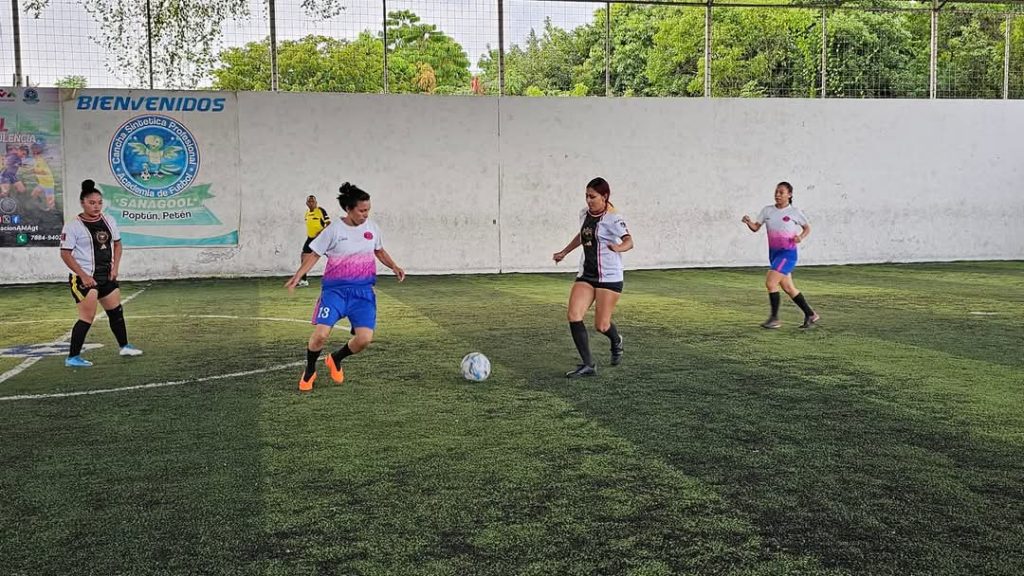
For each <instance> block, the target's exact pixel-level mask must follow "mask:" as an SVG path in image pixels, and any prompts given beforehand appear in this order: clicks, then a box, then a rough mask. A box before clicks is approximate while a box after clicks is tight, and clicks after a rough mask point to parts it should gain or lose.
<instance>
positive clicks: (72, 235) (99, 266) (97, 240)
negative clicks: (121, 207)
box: [60, 214, 121, 281]
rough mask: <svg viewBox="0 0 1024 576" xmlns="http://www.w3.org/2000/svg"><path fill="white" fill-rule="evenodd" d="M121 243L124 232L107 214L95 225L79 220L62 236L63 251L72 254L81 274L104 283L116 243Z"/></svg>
mask: <svg viewBox="0 0 1024 576" xmlns="http://www.w3.org/2000/svg"><path fill="white" fill-rule="evenodd" d="M120 240H121V231H120V230H118V229H117V225H116V224H114V220H113V219H112V218H110V217H109V216H107V215H106V214H103V215H101V217H100V219H99V220H96V221H95V222H85V221H83V220H82V218H81V217H80V216H78V217H75V219H74V220H72V221H70V222H68V223H67V224H65V225H64V230H62V231H61V234H60V248H61V250H71V257H72V258H74V259H75V262H78V265H79V266H81V267H82V271H83V272H85V273H86V274H88V275H89V276H93V277H95V278H96V279H97V280H98V281H99V280H105V279H107V278H108V277H109V276H108V274H110V268H111V266H112V264H113V254H114V242H119V241H120Z"/></svg>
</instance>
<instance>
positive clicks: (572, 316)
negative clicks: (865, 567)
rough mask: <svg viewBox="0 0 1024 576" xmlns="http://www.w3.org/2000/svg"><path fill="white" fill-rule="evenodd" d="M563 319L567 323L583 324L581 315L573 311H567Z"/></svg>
mask: <svg viewBox="0 0 1024 576" xmlns="http://www.w3.org/2000/svg"><path fill="white" fill-rule="evenodd" d="M565 318H566V320H568V321H569V322H583V314H580V313H579V312H576V311H574V310H569V312H568V314H566V315H565Z"/></svg>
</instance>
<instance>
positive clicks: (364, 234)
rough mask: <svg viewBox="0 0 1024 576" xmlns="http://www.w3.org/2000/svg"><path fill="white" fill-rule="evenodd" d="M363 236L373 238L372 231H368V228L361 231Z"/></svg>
mask: <svg viewBox="0 0 1024 576" xmlns="http://www.w3.org/2000/svg"><path fill="white" fill-rule="evenodd" d="M363 238H366V239H367V240H373V232H370V231H369V230H367V231H366V232H363Z"/></svg>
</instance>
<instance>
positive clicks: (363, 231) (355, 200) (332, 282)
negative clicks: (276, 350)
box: [285, 182, 405, 391]
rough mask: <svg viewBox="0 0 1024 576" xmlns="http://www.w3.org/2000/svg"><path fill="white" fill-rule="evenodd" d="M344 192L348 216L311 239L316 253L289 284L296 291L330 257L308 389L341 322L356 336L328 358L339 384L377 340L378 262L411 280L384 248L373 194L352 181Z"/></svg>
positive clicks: (302, 385)
mask: <svg viewBox="0 0 1024 576" xmlns="http://www.w3.org/2000/svg"><path fill="white" fill-rule="evenodd" d="M339 192H340V194H338V203H339V204H341V207H342V208H343V209H344V210H345V217H344V218H342V219H341V220H337V221H335V222H334V223H332V224H330V225H329V226H327V228H324V230H323V232H321V233H320V234H319V235H318V236H317V237H316V238H315V239H314V240H313V241H312V242H310V244H309V247H310V249H311V250H312V252H311V253H309V254H305V255H304V256H303V260H302V265H301V266H300V267H299V269H298V271H296V272H295V275H294V276H292V277H291V279H290V280H288V282H287V283H285V288H288V290H294V289H295V287H296V286H297V285H298V284H299V282H301V281H302V276H303V275H304V274H306V273H307V272H309V270H310V268H312V267H313V265H314V264H316V261H317V260H319V259H320V256H327V267H326V268H325V269H324V277H323V281H322V283H321V285H322V289H321V291H320V298H319V299H318V300H317V302H316V305H315V306H314V308H313V324H314V325H315V328H314V329H313V334H312V335H311V336H310V337H309V345H308V346H307V348H306V369H305V371H303V373H302V377H301V378H300V379H299V390H302V391H309V390H312V389H313V382H314V381H315V380H316V361H317V359H318V358H319V357H320V353H321V352H322V351H323V349H324V346H325V345H326V344H327V339H328V338H329V337H330V335H331V329H332V328H334V324H335V323H337V322H338V321H339V320H341V319H342V318H346V317H347V318H348V321H349V324H351V325H352V334H353V336H352V338H350V339H349V340H348V342H346V343H345V345H344V346H343V347H342V348H341V349H340V350H338V351H337V352H334V353H333V354H328V355H327V358H326V359H325V363H326V364H327V368H328V370H330V373H331V379H332V380H334V381H335V382H337V383H339V384H340V383H341V382H343V381H344V380H345V372H344V371H343V370H342V369H341V361H342V360H344V359H345V358H346V357H348V356H351V355H352V354H358V353H360V352H362V351H363V350H365V349H366V347H367V346H369V345H370V342H372V341H373V331H374V329H375V328H376V327H377V296H376V294H375V293H374V291H373V286H374V284H376V283H377V262H376V261H377V260H380V262H381V263H382V264H384V265H385V266H387V267H388V268H390V269H391V270H393V271H394V272H395V276H397V277H398V281H399V282H401V281H402V280H405V270H402V268H401V267H400V266H399V265H398V264H395V261H394V260H393V259H392V258H391V255H390V254H388V252H387V250H385V249H384V242H383V240H381V233H380V228H378V227H377V224H376V223H375V222H373V221H372V220H370V195H369V194H367V193H366V192H364V191H362V190H360V189H359V188H357V187H356V186H354V185H352V184H349V183H348V182H346V183H344V184H342V186H341V188H340V189H339Z"/></svg>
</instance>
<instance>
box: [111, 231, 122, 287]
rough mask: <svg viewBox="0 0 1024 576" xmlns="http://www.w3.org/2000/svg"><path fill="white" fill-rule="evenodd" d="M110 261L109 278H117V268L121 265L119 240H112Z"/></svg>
mask: <svg viewBox="0 0 1024 576" xmlns="http://www.w3.org/2000/svg"><path fill="white" fill-rule="evenodd" d="M113 256H114V257H113V260H112V261H111V262H110V279H111V280H117V270H118V267H120V266H121V241H120V240H114V255H113Z"/></svg>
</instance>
